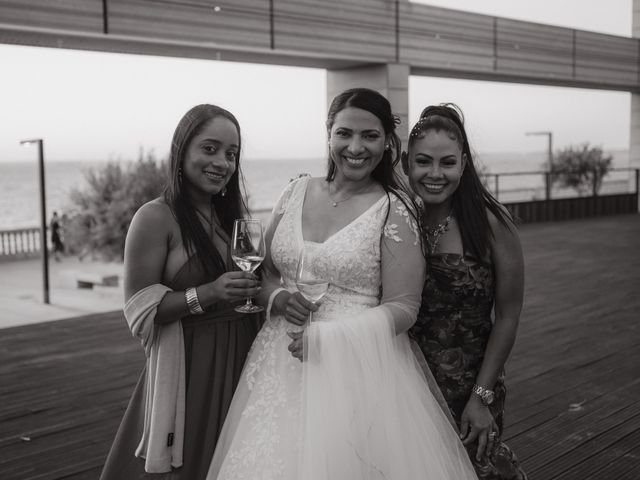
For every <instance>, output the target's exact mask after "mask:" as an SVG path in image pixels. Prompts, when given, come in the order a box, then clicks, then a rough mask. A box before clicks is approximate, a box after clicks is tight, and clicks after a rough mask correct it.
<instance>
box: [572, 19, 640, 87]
mask: <svg viewBox="0 0 640 480" xmlns="http://www.w3.org/2000/svg"><path fill="white" fill-rule="evenodd" d="M639 42H640V41H639V40H638V39H631V38H621V37H614V36H612V35H600V34H597V33H592V32H582V31H578V32H576V74H577V75H578V76H579V77H582V78H588V79H591V80H596V81H604V82H612V83H614V82H615V83H625V82H630V83H633V82H637V81H638V79H639V78H640V77H639V76H638V60H639V54H640V52H639V50H640V44H639Z"/></svg>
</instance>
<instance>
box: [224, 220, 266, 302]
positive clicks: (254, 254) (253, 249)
mask: <svg viewBox="0 0 640 480" xmlns="http://www.w3.org/2000/svg"><path fill="white" fill-rule="evenodd" d="M264 254H265V245H264V235H263V232H262V222H261V221H260V220H252V219H240V220H236V221H235V222H233V237H232V239H231V258H233V261H234V262H235V263H236V265H238V267H240V269H241V270H242V271H245V272H253V271H254V270H255V269H256V268H258V267H259V266H260V264H261V263H262V261H263V260H264ZM263 310H264V308H262V307H261V306H260V305H254V304H253V302H252V301H251V297H249V298H247V303H245V304H244V305H242V306H239V307H236V308H235V311H236V312H241V313H256V312H261V311H263Z"/></svg>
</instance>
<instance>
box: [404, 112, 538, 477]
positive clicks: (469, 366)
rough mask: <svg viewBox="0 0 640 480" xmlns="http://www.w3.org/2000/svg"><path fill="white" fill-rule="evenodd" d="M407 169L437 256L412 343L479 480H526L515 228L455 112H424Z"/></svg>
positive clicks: (429, 256)
mask: <svg viewBox="0 0 640 480" xmlns="http://www.w3.org/2000/svg"><path fill="white" fill-rule="evenodd" d="M403 167H404V169H405V172H406V173H407V174H408V175H409V180H410V182H411V186H412V188H413V190H414V192H415V193H416V194H417V195H418V196H419V197H420V198H421V199H422V201H423V204H424V210H423V213H422V235H423V239H424V244H425V247H426V250H427V251H426V260H427V274H426V278H425V283H424V288H423V293H422V304H421V307H420V311H419V313H418V319H417V321H416V323H415V324H414V326H413V327H412V328H411V330H410V336H411V337H412V338H413V339H414V340H415V341H416V342H417V343H418V345H419V347H420V349H421V350H422V352H423V354H424V356H425V358H426V360H427V363H428V365H429V367H430V369H431V370H432V372H433V374H434V376H435V378H436V382H437V383H438V386H439V387H440V389H441V391H442V393H443V395H444V397H445V400H446V401H447V404H448V406H449V409H450V411H451V414H452V415H453V417H454V420H455V421H456V423H457V425H458V427H459V428H460V432H461V437H462V439H463V443H464V444H465V446H466V447H467V451H468V453H469V456H470V458H471V460H472V463H473V466H474V468H475V470H476V474H477V475H478V477H479V478H480V479H487V480H488V479H493V480H503V479H514V480H523V479H526V478H527V476H526V474H525V473H524V472H523V470H522V469H521V468H520V466H519V463H518V460H517V458H516V456H515V454H514V453H513V451H512V450H511V449H510V448H509V447H508V446H507V445H506V444H505V443H504V442H502V440H501V436H502V431H503V413H504V404H505V396H506V389H505V385H504V363H505V362H506V360H507V357H508V355H509V352H510V351H511V348H512V347H513V343H514V341H515V336H516V330H517V327H518V319H519V316H520V311H521V308H522V297H523V289H524V288H523V283H524V281H523V278H524V268H523V258H522V250H521V247H520V241H519V239H518V234H517V232H516V229H515V226H514V224H513V222H512V220H511V218H510V216H509V215H508V213H507V212H506V211H505V210H504V208H503V207H502V206H501V205H500V204H499V203H498V202H497V201H496V200H495V199H494V198H493V197H492V196H491V194H490V193H489V192H488V191H487V190H486V189H485V188H484V187H483V185H482V183H481V182H480V180H479V178H478V175H477V173H476V171H475V168H474V165H473V160H472V156H471V150H470V148H469V144H468V141H467V136H466V132H465V129H464V124H463V119H462V114H461V112H459V110H458V109H457V107H455V106H454V105H450V104H448V105H439V106H432V107H428V108H426V109H425V110H424V111H423V112H422V115H421V117H420V120H419V121H418V123H417V124H416V125H415V126H414V128H413V129H412V131H411V135H410V138H409V146H408V153H407V154H405V155H404V156H403ZM494 307H495V308H494ZM494 311H495V321H494V320H493V319H492V317H493V316H492V312H494Z"/></svg>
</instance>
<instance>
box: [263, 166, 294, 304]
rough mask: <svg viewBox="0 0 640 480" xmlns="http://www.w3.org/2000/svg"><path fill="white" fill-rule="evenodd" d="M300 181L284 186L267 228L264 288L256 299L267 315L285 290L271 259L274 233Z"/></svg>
mask: <svg viewBox="0 0 640 480" xmlns="http://www.w3.org/2000/svg"><path fill="white" fill-rule="evenodd" d="M298 182H299V178H298V179H296V180H292V181H291V182H289V183H288V184H287V186H286V187H285V188H284V190H283V192H282V194H281V195H280V198H279V199H278V201H277V202H276V205H275V207H273V211H272V212H271V217H270V218H269V222H268V224H267V228H266V230H265V249H266V252H265V257H264V261H263V262H262V290H261V292H260V294H259V295H258V296H257V298H256V299H257V301H258V303H260V304H261V305H263V306H265V308H266V313H267V315H269V313H270V310H271V305H272V303H273V299H274V298H275V296H276V295H277V294H278V293H279V292H280V291H282V290H284V289H283V288H282V285H281V283H280V272H278V269H277V268H276V267H275V265H274V264H273V260H272V259H271V243H272V242H273V235H274V234H275V231H276V229H277V228H278V224H279V223H280V220H281V219H282V216H283V215H284V213H285V212H286V211H287V208H289V203H290V201H291V195H292V193H293V191H294V189H295V188H296V185H297V183H298Z"/></svg>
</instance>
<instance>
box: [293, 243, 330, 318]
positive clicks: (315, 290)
mask: <svg viewBox="0 0 640 480" xmlns="http://www.w3.org/2000/svg"><path fill="white" fill-rule="evenodd" d="M296 287H298V291H299V292H300V293H301V294H302V296H303V297H304V298H306V299H307V300H309V301H310V302H311V303H313V304H315V303H316V302H318V301H319V300H320V299H321V298H322V297H324V296H325V294H326V293H327V290H328V289H329V282H328V281H327V280H325V279H322V278H318V276H317V275H316V273H315V271H314V269H313V257H312V256H311V254H310V253H309V251H308V250H305V249H304V248H303V249H302V250H301V251H300V256H299V257H298V268H297V269H296ZM312 321H313V312H309V322H312Z"/></svg>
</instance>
